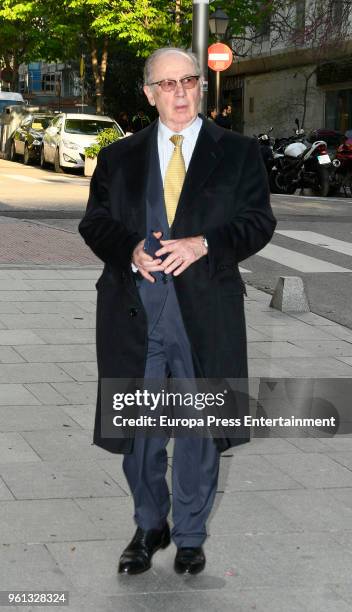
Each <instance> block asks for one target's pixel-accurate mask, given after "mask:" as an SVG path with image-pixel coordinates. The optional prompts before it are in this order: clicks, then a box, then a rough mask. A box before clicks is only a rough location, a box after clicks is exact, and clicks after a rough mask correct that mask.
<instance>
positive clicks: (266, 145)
mask: <svg viewBox="0 0 352 612" xmlns="http://www.w3.org/2000/svg"><path fill="white" fill-rule="evenodd" d="M272 131H273V127H271V128H269V129H268V131H267V132H263V133H262V134H258V136H257V135H256V134H253V136H254V138H257V140H258V143H259V146H260V152H261V154H262V158H263V162H264V165H265V167H266V171H267V173H268V176H269V175H270V172H271V169H272V167H273V164H274V153H273V139H272V138H271V137H270V135H269V134H270V132H272Z"/></svg>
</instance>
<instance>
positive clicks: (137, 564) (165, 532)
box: [118, 523, 170, 574]
mask: <svg viewBox="0 0 352 612" xmlns="http://www.w3.org/2000/svg"><path fill="white" fill-rule="evenodd" d="M169 544H170V528H169V525H168V524H167V523H166V525H165V527H164V529H160V530H159V529H149V530H148V531H144V530H143V529H141V528H140V527H138V528H137V531H136V533H135V534H134V536H133V538H132V540H131V542H130V543H129V545H128V546H127V548H125V550H124V551H123V553H122V555H121V557H120V562H119V567H118V573H119V574H140V573H141V572H145V571H146V570H148V569H149V568H150V567H151V565H152V563H151V560H152V556H153V555H154V553H155V552H156V551H157V550H159V548H166V547H167V546H168V545H169Z"/></svg>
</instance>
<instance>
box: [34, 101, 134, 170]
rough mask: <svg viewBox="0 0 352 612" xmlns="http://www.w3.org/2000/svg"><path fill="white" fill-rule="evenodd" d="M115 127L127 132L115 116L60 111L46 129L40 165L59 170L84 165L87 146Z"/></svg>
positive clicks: (120, 133) (122, 133)
mask: <svg viewBox="0 0 352 612" xmlns="http://www.w3.org/2000/svg"><path fill="white" fill-rule="evenodd" d="M107 128H115V130H116V131H117V132H118V134H119V136H121V137H123V136H125V133H124V131H123V130H122V128H121V127H120V126H119V124H118V123H116V121H115V120H114V119H111V117H106V116H104V115H84V114H78V113H60V114H59V115H57V117H55V118H54V119H53V120H52V122H51V124H50V125H49V127H48V128H47V129H46V130H45V132H44V136H43V143H42V147H41V151H40V165H41V166H42V168H45V167H46V166H47V164H53V166H54V169H55V171H56V172H62V170H65V169H66V168H84V159H85V154H84V150H85V148H86V147H88V146H90V145H92V144H93V143H95V142H96V137H97V135H98V134H99V132H101V131H102V130H105V129H107Z"/></svg>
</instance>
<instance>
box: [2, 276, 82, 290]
mask: <svg viewBox="0 0 352 612" xmlns="http://www.w3.org/2000/svg"><path fill="white" fill-rule="evenodd" d="M4 282H6V281H4ZM26 285H27V286H26V287H23V289H34V291H55V290H56V291H62V290H71V291H72V290H73V291H92V289H94V282H93V281H92V280H91V279H82V278H76V279H62V278H59V279H30V280H27V281H26ZM19 289H22V287H19ZM0 290H1V281H0Z"/></svg>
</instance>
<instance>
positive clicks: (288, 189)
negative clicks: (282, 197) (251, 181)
mask: <svg viewBox="0 0 352 612" xmlns="http://www.w3.org/2000/svg"><path fill="white" fill-rule="evenodd" d="M269 183H270V191H271V193H282V194H286V195H287V194H293V193H294V192H295V191H296V185H291V184H290V185H287V184H286V183H285V182H284V180H283V176H282V174H281V172H278V171H277V170H274V171H272V172H271V173H270V177H269Z"/></svg>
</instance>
